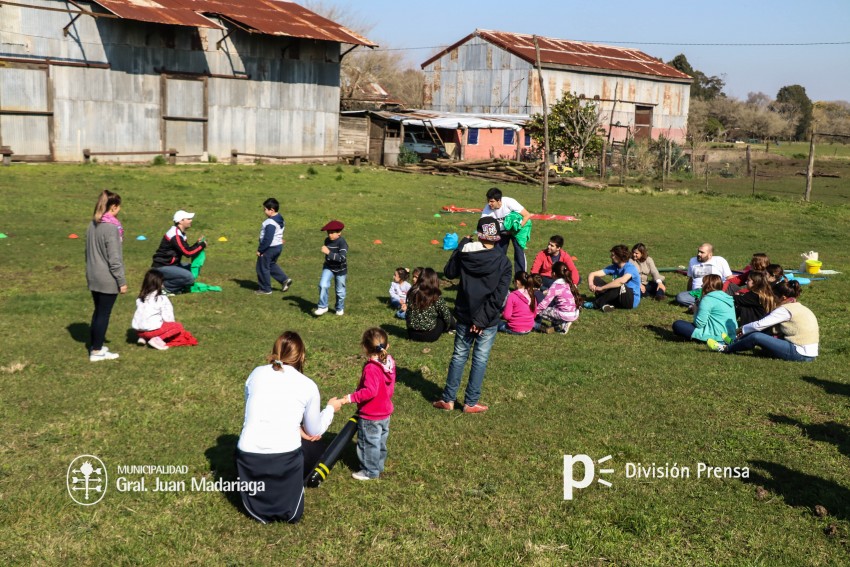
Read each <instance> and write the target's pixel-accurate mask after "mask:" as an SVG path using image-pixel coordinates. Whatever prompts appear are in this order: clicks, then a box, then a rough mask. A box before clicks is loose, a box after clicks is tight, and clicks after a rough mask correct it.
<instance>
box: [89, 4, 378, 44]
mask: <svg viewBox="0 0 850 567" xmlns="http://www.w3.org/2000/svg"><path fill="white" fill-rule="evenodd" d="M92 1H93V2H94V3H96V4H98V5H100V6H102V7H103V8H104V9H106V10H108V11H109V12H111V13H113V14H115V15H116V16H118V17H120V18H125V19H128V20H138V21H142V22H154V23H159V24H173V25H178V26H190V27H197V28H218V29H221V28H222V26H221V25H219V24H218V23H217V22H215V21H213V20H211V19H210V18H209V17H212V16H220V17H221V18H223V19H225V20H229V21H230V22H233V24H234V25H236V26H237V27H240V28H242V29H244V30H246V31H248V32H250V33H260V34H266V35H280V36H288V37H301V38H306V39H319V40H324V41H336V42H339V43H349V44H353V45H365V46H368V47H375V46H376V44H374V43H372V42H371V41H369V40H368V39H366V38H365V37H363V36H361V35H359V34H357V33H356V32H353V31H351V30H350V29H348V28H346V27H344V26H342V25H340V24H337V23H336V22H332V21H331V20H329V19H327V18H324V17H322V16H320V15H318V14H316V13H314V12H311V11H310V10H308V9H306V8H304V7H302V6H299V5H298V4H296V3H294V2H280V1H276V0H92Z"/></svg>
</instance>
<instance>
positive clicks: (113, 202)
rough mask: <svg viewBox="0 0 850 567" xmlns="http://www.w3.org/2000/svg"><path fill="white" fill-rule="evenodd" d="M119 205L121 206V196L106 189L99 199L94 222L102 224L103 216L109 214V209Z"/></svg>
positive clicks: (95, 207)
mask: <svg viewBox="0 0 850 567" xmlns="http://www.w3.org/2000/svg"><path fill="white" fill-rule="evenodd" d="M117 205H121V195H119V194H118V193H113V192H112V191H110V190H108V189H104V190H103V192H102V193H101V194H100V195H99V196H98V198H97V204H96V205H95V206H94V214H93V215H92V220H94V222H100V219H102V218H103V215H105V214H106V213H107V212H109V209H111V208H112V207H114V206H117Z"/></svg>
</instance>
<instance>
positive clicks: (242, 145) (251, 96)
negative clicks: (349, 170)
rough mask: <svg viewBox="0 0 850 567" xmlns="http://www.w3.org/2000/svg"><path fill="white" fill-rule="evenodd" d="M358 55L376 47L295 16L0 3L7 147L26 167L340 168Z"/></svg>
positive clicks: (140, 3) (262, 3) (269, 8)
mask: <svg viewBox="0 0 850 567" xmlns="http://www.w3.org/2000/svg"><path fill="white" fill-rule="evenodd" d="M356 46H369V47H373V46H374V44H373V43H371V42H370V41H369V40H367V39H365V38H363V37H361V36H359V35H357V34H356V33H354V32H352V31H350V30H348V29H346V28H344V27H342V26H340V25H339V24H336V23H334V22H331V21H330V20H327V19H325V18H322V17H320V16H318V15H317V14H314V13H313V12H310V11H309V10H306V9H305V8H302V7H301V6H299V5H297V4H294V3H292V2H277V1H272V0H192V1H189V2H187V1H185V0H156V1H154V0H98V1H97V2H74V1H70V0H69V1H68V2H53V1H50V0H16V1H6V0H0V145H2V146H8V147H11V149H12V151H13V152H14V156H13V159H17V160H30V161H37V160H43V161H81V160H82V159H83V151H84V150H85V149H88V150H90V151H91V154H92V155H93V156H95V157H97V156H103V157H102V158H101V159H107V160H114V161H142V160H150V159H151V154H154V153H167V152H168V150H169V149H174V150H176V151H177V159H178V160H180V161H192V160H198V159H203V158H204V157H206V156H207V155H214V156H218V157H225V156H226V157H228V158H229V157H230V156H231V150H233V149H236V150H237V151H238V154H239V155H240V156H242V157H243V158H244V159H246V160H252V159H254V157H256V156H270V157H292V158H301V159H332V158H335V157H336V155H337V151H338V149H337V143H338V132H339V96H340V92H339V73H340V59H341V51H342V52H343V53H344V51H343V50H347V49H350V48H353V47H356ZM341 48H342V49H341ZM246 154H247V155H246Z"/></svg>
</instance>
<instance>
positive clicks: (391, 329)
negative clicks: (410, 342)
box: [381, 323, 407, 339]
mask: <svg viewBox="0 0 850 567" xmlns="http://www.w3.org/2000/svg"><path fill="white" fill-rule="evenodd" d="M381 328H382V329H383V330H384V331H386V333H387V334H388V335H389V336H391V337H395V338H397V339H407V327H406V326H405V327H399V326H398V325H390V324H388V323H384V324H383V325H381Z"/></svg>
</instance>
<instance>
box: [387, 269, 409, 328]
mask: <svg viewBox="0 0 850 567" xmlns="http://www.w3.org/2000/svg"><path fill="white" fill-rule="evenodd" d="M409 277H410V271H409V270H408V269H407V268H402V267H399V268H396V269H395V272H393V283H391V284H390V307H392V308H393V309H395V310H396V313H395V316H396V317H398V318H399V319H404V318H405V317H406V311H407V292H408V291H410V283H409V282H408V281H407V280H408V278H409Z"/></svg>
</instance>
